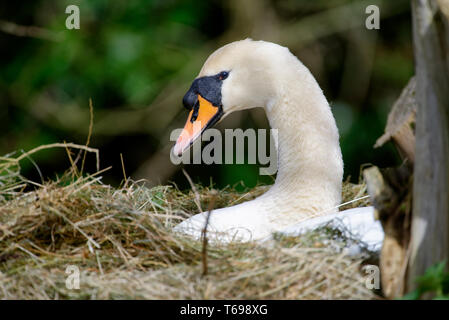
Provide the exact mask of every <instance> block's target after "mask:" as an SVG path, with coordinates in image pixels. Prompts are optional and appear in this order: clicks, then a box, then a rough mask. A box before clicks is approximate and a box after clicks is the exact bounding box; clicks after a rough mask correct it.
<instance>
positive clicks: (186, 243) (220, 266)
mask: <svg viewBox="0 0 449 320" xmlns="http://www.w3.org/2000/svg"><path fill="white" fill-rule="evenodd" d="M87 151H88V150H87ZM22 158H23V157H22ZM16 159H17V158H16ZM19 172H20V167H19V162H18V161H15V160H14V158H12V157H11V156H8V157H3V158H0V298H2V299H117V298H120V299H322V298H325V299H371V298H374V297H375V295H374V294H373V293H372V292H371V291H370V290H368V289H366V288H365V286H364V278H363V277H364V274H362V273H361V272H360V267H361V264H362V263H363V261H364V259H365V258H366V257H362V256H360V257H348V256H346V255H345V254H344V250H342V248H343V246H344V242H345V239H342V238H341V237H338V236H336V233H335V232H333V231H332V230H324V229H323V230H321V231H319V232H315V233H312V234H308V235H304V236H301V237H296V238H295V237H277V238H276V240H274V241H271V242H269V243H264V244H261V243H245V244H241V243H233V244H229V245H217V244H210V245H209V246H208V250H207V254H208V259H207V261H208V275H206V276H202V275H201V274H202V266H201V263H202V261H203V260H202V243H201V242H200V241H194V240H192V239H190V238H188V237H184V236H182V235H179V234H174V233H173V232H172V231H171V228H172V227H173V225H175V224H176V223H178V222H179V221H181V220H182V219H183V218H185V217H187V216H190V215H192V214H194V213H197V212H198V205H200V206H201V207H202V208H207V207H208V204H209V202H210V201H211V199H212V197H215V196H214V194H215V192H214V191H213V190H210V189H208V188H204V187H200V186H196V189H197V191H196V192H197V197H199V199H196V200H195V195H194V193H193V192H192V191H188V192H181V191H179V190H177V189H176V188H175V187H174V186H158V187H154V188H151V189H149V188H147V187H145V185H144V183H143V182H133V181H131V180H129V179H128V180H127V181H126V183H125V184H124V185H123V186H121V187H120V188H117V189H116V188H113V187H111V186H109V185H105V184H103V183H102V182H101V177H100V174H101V172H99V173H97V174H95V175H88V176H86V175H84V176H83V175H81V174H79V173H78V172H77V170H75V166H73V167H72V170H70V171H69V172H68V173H67V174H65V175H64V176H62V177H60V178H59V179H57V180H56V181H48V182H45V183H44V184H42V185H36V184H34V185H35V186H34V188H33V189H32V190H31V191H25V190H29V189H30V188H29V186H30V184H31V182H29V181H27V180H25V179H24V178H23V177H21V176H20V174H19ZM25 187H28V189H24V188H25ZM265 189H266V187H257V188H255V189H253V190H251V191H250V192H248V193H246V194H241V193H236V192H234V191H232V190H230V189H224V190H220V192H219V196H218V198H217V199H216V207H222V206H228V205H231V204H236V203H239V202H243V201H246V200H249V199H252V198H254V197H255V196H257V195H259V194H261V193H263V192H264V191H265ZM361 195H364V185H351V184H349V183H345V186H344V198H345V200H351V199H354V198H355V197H356V196H361ZM198 200H199V202H200V203H198ZM365 201H366V200H365ZM351 205H352V206H357V205H360V203H353V204H351ZM68 265H75V266H77V267H78V268H79V269H80V272H81V275H80V289H78V290H76V289H72V290H71V289H67V288H66V283H65V282H66V278H67V276H68V275H67V274H66V273H65V270H66V267H67V266H68Z"/></svg>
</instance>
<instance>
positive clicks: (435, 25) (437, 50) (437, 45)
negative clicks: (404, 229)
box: [408, 0, 449, 289]
mask: <svg viewBox="0 0 449 320" xmlns="http://www.w3.org/2000/svg"><path fill="white" fill-rule="evenodd" d="M448 9H449V1H448V0H439V1H437V0H412V18H413V41H414V54H415V65H416V81H417V88H416V100H417V104H418V110H417V116H416V145H415V166H414V167H415V169H414V185H413V213H412V229H411V243H410V246H411V247H410V259H409V270H408V288H409V289H414V288H415V287H416V283H415V279H416V277H417V276H420V275H422V274H423V273H424V272H425V270H426V269H427V268H428V267H429V266H431V265H434V264H435V263H437V262H441V261H443V260H446V261H448V258H449V67H448V66H449V28H448V26H449V21H448V18H447V16H446V15H445V14H447V13H448V12H449V11H448Z"/></svg>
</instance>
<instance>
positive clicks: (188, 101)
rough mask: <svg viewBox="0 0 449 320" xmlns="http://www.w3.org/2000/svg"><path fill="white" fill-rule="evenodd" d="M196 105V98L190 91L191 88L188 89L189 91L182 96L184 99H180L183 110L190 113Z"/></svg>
mask: <svg viewBox="0 0 449 320" xmlns="http://www.w3.org/2000/svg"><path fill="white" fill-rule="evenodd" d="M197 103H198V96H197V94H196V93H195V92H194V91H193V90H192V88H190V90H189V91H187V93H186V94H185V95H184V98H183V99H182V104H183V105H184V108H186V109H187V110H189V111H190V110H192V108H193V107H194V106H195V104H197Z"/></svg>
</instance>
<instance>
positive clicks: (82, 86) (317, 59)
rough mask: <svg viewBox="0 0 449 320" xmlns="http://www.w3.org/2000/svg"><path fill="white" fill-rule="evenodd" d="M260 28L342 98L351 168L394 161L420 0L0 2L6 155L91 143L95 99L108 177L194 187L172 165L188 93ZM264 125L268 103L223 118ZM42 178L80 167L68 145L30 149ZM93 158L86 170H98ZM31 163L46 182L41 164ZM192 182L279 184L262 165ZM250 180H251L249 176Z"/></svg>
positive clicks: (2, 147)
mask: <svg viewBox="0 0 449 320" xmlns="http://www.w3.org/2000/svg"><path fill="white" fill-rule="evenodd" d="M69 4H76V5H78V6H79V8H80V11H81V14H80V16H81V28H80V30H67V29H66V28H65V20H66V18H67V16H68V15H67V14H65V8H66V6H67V5H69ZM370 4H376V5H378V6H379V8H380V13H381V22H380V30H367V29H366V28H365V19H366V17H367V14H366V13H365V8H366V7H367V6H368V5H370ZM246 37H251V38H253V39H262V40H267V41H273V42H276V43H279V44H281V45H284V46H287V47H289V49H290V50H291V51H292V52H293V53H294V54H295V55H297V56H298V57H299V58H300V59H301V60H302V62H303V63H304V64H305V65H306V66H308V67H309V69H310V70H311V72H312V73H313V74H314V76H315V77H316V79H317V80H318V83H319V84H320V86H321V87H322V89H323V90H324V93H325V95H326V97H327V98H328V100H329V101H330V103H331V106H332V110H333V113H334V115H335V117H336V120H337V125H338V127H339V130H340V135H341V146H342V152H343V158H344V162H345V177H348V176H350V177H351V179H352V180H353V181H357V180H358V177H359V172H360V167H361V165H363V164H365V163H375V164H376V165H378V166H381V167H382V166H390V165H393V164H397V162H398V161H399V159H398V157H397V155H396V153H395V150H394V148H393V147H392V146H391V145H386V146H385V147H382V148H380V149H375V150H374V149H373V145H374V143H375V141H376V139H377V138H378V137H379V136H380V135H381V134H382V133H383V129H384V126H385V123H386V119H387V114H388V111H389V109H390V108H391V106H392V104H393V103H394V101H395V99H396V98H397V97H398V96H399V94H400V92H401V89H402V88H403V87H404V86H405V84H406V83H407V81H408V80H409V78H410V77H411V76H412V75H413V52H412V43H411V21H410V8H409V1H407V0H395V1H361V0H358V1H350V0H326V1H325V0H314V1H310V0H280V1H274V0H246V1H240V0H239V1H237V0H231V1H220V0H213V1H197V0H196V1H195V0H186V1H181V0H164V1H162V0H129V1H107V0H90V1H87V0H86V1H74V0H70V1H60V0H58V1H56V0H33V1H2V2H1V3H0V48H1V53H0V55H1V60H0V123H1V125H0V154H2V155H4V154H7V153H10V152H13V151H15V150H17V152H19V153H20V152H21V151H20V150H29V149H31V148H33V147H36V146H38V145H41V144H47V143H52V142H61V141H70V142H75V143H79V144H84V143H85V142H86V139H87V133H88V128H89V98H92V101H93V106H94V129H93V136H92V138H91V141H90V146H92V147H96V148H99V149H100V154H101V166H102V167H103V168H104V167H107V166H110V165H111V166H112V167H113V168H112V169H111V170H110V171H108V172H107V173H105V174H104V181H105V182H107V183H112V184H114V185H118V184H119V183H120V181H121V180H122V178H123V173H122V168H121V161H120V153H121V154H122V155H123V158H124V163H125V168H126V171H127V174H128V175H130V176H131V177H132V178H133V179H140V178H145V179H148V180H149V183H152V184H158V183H167V182H168V181H173V182H175V183H176V184H177V185H178V186H180V187H181V188H185V187H187V186H188V182H187V180H186V178H185V177H184V175H183V174H182V172H181V171H180V168H181V166H174V165H172V164H171V163H170V159H169V150H170V148H171V147H172V146H173V142H170V141H169V134H170V132H171V130H173V129H174V128H179V127H182V126H183V124H184V122H185V119H186V117H187V111H186V110H185V109H183V108H182V103H181V100H182V96H183V95H184V93H185V92H186V91H187V90H188V88H189V86H190V84H191V82H192V80H193V79H194V78H195V77H196V75H197V73H198V72H199V70H200V68H201V66H202V64H203V62H204V61H205V59H206V58H207V57H208V55H209V54H210V53H212V52H213V51H214V50H215V49H217V48H218V47H220V46H222V45H224V44H226V43H228V42H231V41H235V40H240V39H244V38H246ZM236 127H240V128H250V127H256V128H264V127H267V121H266V118H265V115H264V114H263V112H262V111H261V110H249V111H245V112H239V113H236V114H233V115H231V116H229V117H228V118H226V119H225V120H224V121H223V122H222V123H220V124H219V126H218V128H220V129H223V128H236ZM33 160H34V161H36V163H37V164H38V166H39V168H40V170H41V171H42V174H43V175H44V177H48V178H52V177H54V176H55V174H57V173H61V172H63V171H65V170H66V169H68V168H69V166H70V162H69V160H68V157H67V155H66V153H65V151H64V150H56V149H55V150H47V151H42V152H39V153H37V154H34V155H33ZM94 164H95V161H94V158H93V156H88V169H89V170H91V171H93V170H94ZM21 165H22V168H23V173H24V174H25V175H26V176H28V177H30V178H32V179H39V175H38V173H37V170H36V168H35V167H34V166H33V165H32V163H31V162H30V161H23V163H21ZM185 168H186V170H187V172H188V173H189V174H190V175H191V177H192V179H193V180H194V181H195V182H201V183H203V184H204V185H209V184H210V183H211V181H213V183H214V184H215V185H216V186H218V187H223V186H226V185H236V186H237V188H243V185H244V186H247V187H251V186H254V185H255V184H257V183H270V182H271V181H272V178H270V177H263V176H262V177H261V176H259V175H258V166H257V165H211V166H206V165H186V166H185ZM240 181H243V184H240V183H239V182H240Z"/></svg>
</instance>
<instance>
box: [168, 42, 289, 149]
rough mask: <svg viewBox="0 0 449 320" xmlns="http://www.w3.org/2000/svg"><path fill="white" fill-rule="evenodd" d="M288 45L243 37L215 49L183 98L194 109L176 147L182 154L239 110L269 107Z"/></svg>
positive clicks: (184, 103) (188, 107) (186, 105)
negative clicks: (208, 131)
mask: <svg viewBox="0 0 449 320" xmlns="http://www.w3.org/2000/svg"><path fill="white" fill-rule="evenodd" d="M285 53H289V51H288V49H287V48H284V47H281V46H279V45H277V44H274V43H270V42H265V41H253V40H251V39H246V40H241V41H236V42H232V43H230V44H227V45H225V46H223V47H221V48H220V49H218V50H216V51H215V52H214V53H212V54H211V55H210V56H209V58H208V59H207V60H206V62H205V63H204V65H203V67H202V69H201V71H200V73H199V75H198V77H197V78H196V79H195V80H194V81H193V83H192V85H191V87H190V89H189V90H188V91H187V93H186V94H185V96H184V98H183V105H184V107H185V108H187V109H188V110H190V112H189V116H188V118H187V122H186V124H185V126H184V129H183V131H182V133H181V135H180V136H179V138H178V140H177V142H176V145H175V147H174V153H175V154H176V155H177V156H181V155H182V153H183V152H184V151H185V150H187V149H188V148H189V147H190V145H192V144H193V142H194V141H195V140H196V139H197V138H199V137H200V136H201V134H202V132H203V131H204V130H206V129H208V128H210V127H212V126H213V125H215V124H216V123H217V122H219V121H220V120H222V119H223V118H224V117H226V116H227V115H229V114H230V113H232V112H234V111H237V110H244V109H249V108H257V107H265V106H267V105H268V104H270V100H272V99H273V97H274V96H275V91H276V90H275V86H274V84H275V82H276V79H275V78H276V67H275V66H276V65H277V66H279V64H278V63H279V62H280V60H281V59H282V57H283V56H285Z"/></svg>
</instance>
